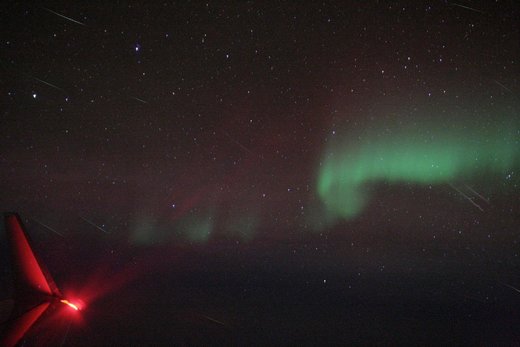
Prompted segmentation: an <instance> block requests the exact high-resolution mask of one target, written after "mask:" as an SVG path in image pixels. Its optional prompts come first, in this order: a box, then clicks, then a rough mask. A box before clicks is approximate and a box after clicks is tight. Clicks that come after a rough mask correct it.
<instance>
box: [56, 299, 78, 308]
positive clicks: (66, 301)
mask: <svg viewBox="0 0 520 347" xmlns="http://www.w3.org/2000/svg"><path fill="white" fill-rule="evenodd" d="M60 302H61V303H63V304H65V305H68V306H69V307H72V308H73V309H74V310H76V311H79V307H78V306H76V305H74V304H73V303H72V302H70V301H69V300H65V299H63V300H60Z"/></svg>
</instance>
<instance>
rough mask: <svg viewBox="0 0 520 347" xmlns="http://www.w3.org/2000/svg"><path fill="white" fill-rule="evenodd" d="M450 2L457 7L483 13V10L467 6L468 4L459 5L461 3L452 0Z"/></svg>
mask: <svg viewBox="0 0 520 347" xmlns="http://www.w3.org/2000/svg"><path fill="white" fill-rule="evenodd" d="M451 4H452V5H455V6H458V7H462V8H465V9H466V10H470V11H474V12H478V13H482V14H485V13H484V11H481V10H477V9H476V8H473V7H468V6H464V5H461V4H456V3H454V2H452V3H451Z"/></svg>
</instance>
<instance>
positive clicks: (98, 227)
mask: <svg viewBox="0 0 520 347" xmlns="http://www.w3.org/2000/svg"><path fill="white" fill-rule="evenodd" d="M80 218H81V219H83V220H84V221H85V222H87V223H88V224H90V225H92V226H93V227H94V228H96V229H99V230H101V231H102V232H104V233H105V234H108V232H107V231H106V230H105V229H103V228H102V227H100V226H99V225H97V224H96V223H94V222H92V221H91V220H88V219H86V218H83V217H80Z"/></svg>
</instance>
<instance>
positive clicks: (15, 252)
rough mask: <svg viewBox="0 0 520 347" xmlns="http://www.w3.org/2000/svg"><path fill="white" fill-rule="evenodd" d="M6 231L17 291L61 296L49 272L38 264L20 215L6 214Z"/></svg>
mask: <svg viewBox="0 0 520 347" xmlns="http://www.w3.org/2000/svg"><path fill="white" fill-rule="evenodd" d="M5 229H6V233H7V239H8V242H9V246H10V249H11V266H12V268H13V277H14V281H15V288H16V291H18V292H19V293H27V292H33V293H40V294H43V295H49V296H61V294H60V292H59V290H58V288H57V287H56V284H55V283H54V281H53V280H52V278H51V276H50V274H49V272H48V271H47V270H46V269H45V268H44V267H43V266H42V264H41V263H40V262H38V259H37V257H36V255H35V254H34V252H33V250H32V248H31V246H30V244H29V241H28V236H27V235H26V233H25V230H24V227H23V224H22V221H21V219H20V217H19V216H18V214H16V213H6V214H5Z"/></svg>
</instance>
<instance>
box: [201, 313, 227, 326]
mask: <svg viewBox="0 0 520 347" xmlns="http://www.w3.org/2000/svg"><path fill="white" fill-rule="evenodd" d="M201 316H202V317H204V318H206V319H207V320H209V321H211V322H213V323H217V324H220V325H224V326H225V324H224V323H222V322H221V321H219V320H216V319H215V318H211V317H210V316H206V315H205V314H201Z"/></svg>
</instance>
